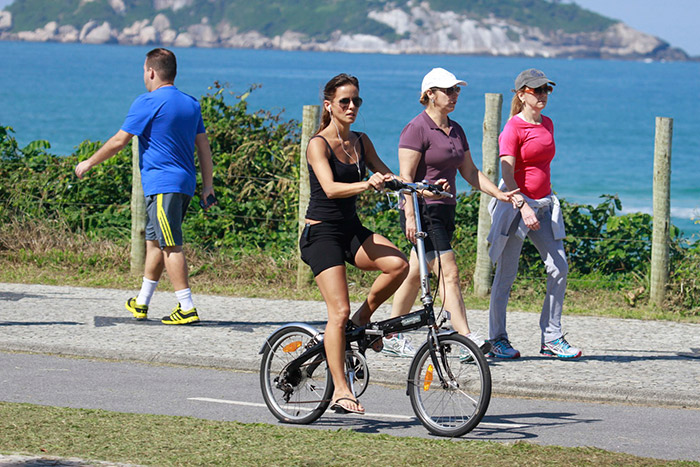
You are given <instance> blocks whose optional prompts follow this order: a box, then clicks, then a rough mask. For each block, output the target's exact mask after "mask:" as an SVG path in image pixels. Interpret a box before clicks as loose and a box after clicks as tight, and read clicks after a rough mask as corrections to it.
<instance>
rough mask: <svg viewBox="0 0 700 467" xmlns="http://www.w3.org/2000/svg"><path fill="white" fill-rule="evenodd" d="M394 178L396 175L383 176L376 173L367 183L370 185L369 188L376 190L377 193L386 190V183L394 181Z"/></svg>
mask: <svg viewBox="0 0 700 467" xmlns="http://www.w3.org/2000/svg"><path fill="white" fill-rule="evenodd" d="M393 178H394V175H392V174H381V173H379V172H375V173H373V174H372V175H371V176H370V177H369V179H368V180H367V183H369V186H368V187H367V188H374V189H375V190H376V191H381V190H383V189H384V183H385V182H388V181H389V180H393Z"/></svg>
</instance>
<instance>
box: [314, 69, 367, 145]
mask: <svg viewBox="0 0 700 467" xmlns="http://www.w3.org/2000/svg"><path fill="white" fill-rule="evenodd" d="M346 84H352V85H353V86H355V87H356V88H357V90H358V91H359V90H360V82H359V81H358V80H357V78H355V77H354V76H352V75H348V74H347V73H341V74H339V75H335V76H334V77H332V78H331V79H330V81H328V82H327V83H326V86H325V87H324V88H323V99H324V100H327V101H332V100H333V98H334V97H335V90H336V89H338V88H339V87H341V86H345V85H346ZM330 124H331V114H330V112H328V109H327V108H326V106H325V105H324V106H323V110H322V113H321V126H319V127H318V131H317V132H316V133H319V132H320V131H321V130H323V129H324V128H326V127H327V126H328V125H330Z"/></svg>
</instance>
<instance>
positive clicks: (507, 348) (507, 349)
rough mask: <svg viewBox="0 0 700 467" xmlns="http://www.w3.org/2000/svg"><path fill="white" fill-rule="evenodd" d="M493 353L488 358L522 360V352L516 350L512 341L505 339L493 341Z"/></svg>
mask: <svg viewBox="0 0 700 467" xmlns="http://www.w3.org/2000/svg"><path fill="white" fill-rule="evenodd" d="M491 346H492V348H491V351H490V352H489V353H488V355H487V356H488V357H495V358H510V359H513V358H520V351H518V350H515V349H514V348H513V346H512V345H510V341H509V340H508V339H506V338H505V337H503V338H501V339H496V340H495V341H491Z"/></svg>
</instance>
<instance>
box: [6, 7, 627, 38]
mask: <svg viewBox="0 0 700 467" xmlns="http://www.w3.org/2000/svg"><path fill="white" fill-rule="evenodd" d="M429 3H430V5H431V8H433V9H435V10H437V11H455V12H457V13H463V14H468V15H469V16H470V17H474V18H488V17H491V16H495V17H498V18H501V19H505V20H511V21H514V22H516V23H519V24H521V25H524V26H533V27H539V28H540V29H542V30H543V31H556V30H562V31H564V32H568V33H572V32H590V31H602V30H604V29H605V28H607V27H608V26H610V25H611V24H613V23H614V21H613V20H611V19H608V18H605V17H603V16H600V15H598V14H596V13H593V12H590V11H588V10H584V9H582V8H581V7H579V6H578V5H576V4H575V3H560V2H557V1H547V0H525V1H522V0H498V1H495V0H467V1H463V2H453V1H449V0H430V2H429ZM124 4H125V6H126V8H125V11H124V12H123V13H117V12H115V11H114V9H113V8H112V7H111V6H110V5H109V2H108V0H93V1H90V2H85V1H81V0H57V1H51V2H46V1H44V0H15V2H14V3H13V4H12V5H10V6H9V7H8V10H9V11H10V12H12V15H13V21H14V25H13V30H14V31H24V30H34V29H37V28H42V27H44V25H45V24H46V23H48V22H49V21H57V22H58V24H59V26H60V25H67V24H70V25H73V26H75V27H77V28H80V27H81V26H82V25H84V24H85V23H87V22H88V21H91V20H95V21H98V22H103V21H108V22H109V23H110V24H111V25H112V27H116V28H119V29H122V28H124V27H127V26H130V25H132V24H133V23H134V22H135V21H140V20H142V19H152V18H154V17H155V15H156V14H158V13H164V14H165V15H166V16H167V17H168V19H169V20H170V22H171V26H172V27H173V28H174V29H176V30H179V31H184V30H185V29H186V28H187V26H189V25H192V24H200V23H202V21H203V19H205V18H206V20H207V21H208V22H209V23H210V24H213V25H215V24H218V22H219V21H220V20H226V21H227V22H228V23H229V24H230V25H231V26H233V27H236V28H238V30H239V31H243V32H245V31H258V32H259V33H261V34H263V35H265V36H268V37H274V36H277V35H282V34H283V33H284V32H285V31H288V30H289V31H296V32H301V33H304V34H306V35H307V36H309V37H313V38H315V39H317V40H321V41H324V40H328V39H329V38H330V35H331V34H332V33H333V32H334V31H338V30H340V31H342V32H344V33H357V34H371V35H375V36H379V37H383V38H385V39H388V40H393V39H396V38H398V36H397V35H396V32H395V31H394V29H392V28H391V27H389V26H387V25H386V24H382V23H379V22H377V21H374V20H372V19H369V18H368V17H367V13H368V12H369V11H372V10H383V9H384V8H386V7H389V6H390V5H394V6H397V7H400V8H404V9H408V8H410V4H411V3H410V2H409V1H408V0H399V1H395V2H387V1H381V0H352V1H350V0H335V1H332V2H323V1H319V0H298V1H295V2H288V1H282V0H271V1H267V2H250V1H245V0H226V1H224V0H194V1H193V3H192V5H191V6H190V7H185V8H181V9H179V10H176V11H173V10H172V9H170V8H168V9H163V10H159V11H156V10H155V9H154V6H153V2H152V1H151V0H125V2H124Z"/></svg>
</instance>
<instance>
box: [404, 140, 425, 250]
mask: <svg viewBox="0 0 700 467" xmlns="http://www.w3.org/2000/svg"><path fill="white" fill-rule="evenodd" d="M421 157H422V154H421V153H420V152H418V151H414V150H413V149H406V148H399V174H400V176H401V179H402V180H403V181H405V182H409V183H410V182H413V181H414V178H415V176H416V169H417V168H418V163H419V162H420V159H421ZM404 200H405V203H404V206H403V212H404V214H405V215H406V238H407V239H408V241H409V242H411V243H416V220H415V217H414V216H415V211H414V209H413V198H412V197H411V196H410V195H404Z"/></svg>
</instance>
